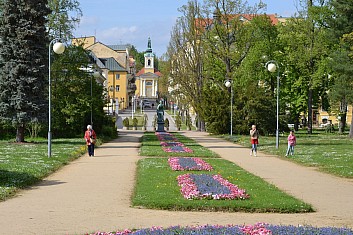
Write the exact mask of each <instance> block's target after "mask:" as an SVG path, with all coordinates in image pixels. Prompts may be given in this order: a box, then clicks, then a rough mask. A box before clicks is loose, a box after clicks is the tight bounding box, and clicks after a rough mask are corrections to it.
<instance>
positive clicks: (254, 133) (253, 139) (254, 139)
mask: <svg viewBox="0 0 353 235" xmlns="http://www.w3.org/2000/svg"><path fill="white" fill-rule="evenodd" d="M250 143H251V151H250V156H252V154H253V153H254V156H255V157H256V153H257V145H258V144H259V131H258V130H257V129H256V125H252V126H251V130H250Z"/></svg>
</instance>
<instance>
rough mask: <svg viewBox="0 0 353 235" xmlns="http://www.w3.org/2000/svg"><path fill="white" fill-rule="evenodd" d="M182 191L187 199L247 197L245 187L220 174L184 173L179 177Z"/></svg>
mask: <svg viewBox="0 0 353 235" xmlns="http://www.w3.org/2000/svg"><path fill="white" fill-rule="evenodd" d="M177 180H178V185H179V186H181V189H180V191H181V193H182V195H183V196H184V198H187V199H216V200H219V199H230V200H233V199H246V198H249V195H248V194H246V192H245V190H244V189H240V188H238V186H236V185H234V184H232V183H230V182H229V181H227V180H225V179H223V178H222V176H220V175H209V174H200V175H197V174H184V175H179V176H178V177H177Z"/></svg>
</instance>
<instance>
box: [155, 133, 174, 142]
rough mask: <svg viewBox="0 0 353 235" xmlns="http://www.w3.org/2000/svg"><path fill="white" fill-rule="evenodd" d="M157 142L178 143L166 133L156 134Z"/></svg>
mask: <svg viewBox="0 0 353 235" xmlns="http://www.w3.org/2000/svg"><path fill="white" fill-rule="evenodd" d="M156 135H157V138H158V140H159V141H178V140H177V138H175V137H174V136H173V135H172V134H170V133H168V132H156Z"/></svg>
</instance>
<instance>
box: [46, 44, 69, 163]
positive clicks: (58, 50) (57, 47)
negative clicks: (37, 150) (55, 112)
mask: <svg viewBox="0 0 353 235" xmlns="http://www.w3.org/2000/svg"><path fill="white" fill-rule="evenodd" d="M59 40H61V39H60V38H54V39H53V40H51V41H50V43H49V68H48V70H49V117H48V118H49V123H48V157H51V76H50V73H51V71H50V66H51V61H50V53H51V47H52V45H53V43H54V42H55V44H54V45H53V51H54V52H55V53H56V54H62V53H64V51H65V45H64V44H63V43H61V42H59Z"/></svg>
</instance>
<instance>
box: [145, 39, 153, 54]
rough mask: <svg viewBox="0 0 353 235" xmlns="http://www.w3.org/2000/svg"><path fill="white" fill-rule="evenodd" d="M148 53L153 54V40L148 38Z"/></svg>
mask: <svg viewBox="0 0 353 235" xmlns="http://www.w3.org/2000/svg"><path fill="white" fill-rule="evenodd" d="M146 52H147V53H152V46H151V38H150V37H148V42H147V50H146Z"/></svg>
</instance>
